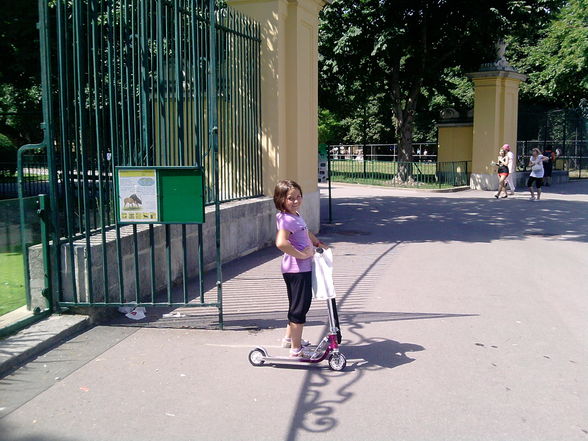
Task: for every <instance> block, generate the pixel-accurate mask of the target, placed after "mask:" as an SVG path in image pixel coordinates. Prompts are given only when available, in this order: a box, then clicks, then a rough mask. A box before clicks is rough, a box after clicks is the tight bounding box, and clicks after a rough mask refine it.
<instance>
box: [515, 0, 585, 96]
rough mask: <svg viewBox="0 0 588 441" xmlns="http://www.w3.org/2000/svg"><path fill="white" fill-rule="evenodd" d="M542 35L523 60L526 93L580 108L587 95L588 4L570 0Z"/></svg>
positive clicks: (582, 0)
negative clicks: (526, 75) (525, 75)
mask: <svg viewBox="0 0 588 441" xmlns="http://www.w3.org/2000/svg"><path fill="white" fill-rule="evenodd" d="M542 34H543V35H542V38H541V39H540V40H539V41H538V42H537V44H536V45H534V46H530V47H529V48H528V51H527V52H528V57H527V58H526V60H524V61H523V63H521V70H523V71H524V72H526V73H528V75H529V80H528V84H527V86H526V87H525V89H524V92H525V94H526V95H527V96H528V95H531V96H532V97H534V98H536V99H540V100H542V101H544V102H546V103H550V104H554V105H557V106H567V107H577V106H578V105H579V104H580V99H581V98H588V3H587V2H586V1H585V0H569V1H567V2H566V4H565V5H564V6H563V8H562V9H561V11H560V12H559V13H558V14H557V16H556V18H555V20H553V21H552V22H551V23H550V25H549V26H548V27H547V29H546V30H544V31H543V33H542Z"/></svg>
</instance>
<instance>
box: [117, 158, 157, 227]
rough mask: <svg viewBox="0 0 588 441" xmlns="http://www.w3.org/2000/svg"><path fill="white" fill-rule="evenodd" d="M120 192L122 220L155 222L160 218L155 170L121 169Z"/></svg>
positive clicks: (119, 176) (119, 178)
mask: <svg viewBox="0 0 588 441" xmlns="http://www.w3.org/2000/svg"><path fill="white" fill-rule="evenodd" d="M118 194H119V208H120V219H121V221H125V220H126V221H132V222H153V221H156V220H157V219H158V217H159V216H158V211H157V179H156V172H155V170H148V169H137V170H119V172H118Z"/></svg>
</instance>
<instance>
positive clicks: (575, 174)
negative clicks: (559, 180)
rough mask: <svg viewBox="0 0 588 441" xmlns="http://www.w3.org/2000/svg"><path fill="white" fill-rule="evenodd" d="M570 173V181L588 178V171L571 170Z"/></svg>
mask: <svg viewBox="0 0 588 441" xmlns="http://www.w3.org/2000/svg"><path fill="white" fill-rule="evenodd" d="M568 173H569V177H570V179H578V178H588V170H587V169H581V170H580V169H576V170H570V171H569V172H568Z"/></svg>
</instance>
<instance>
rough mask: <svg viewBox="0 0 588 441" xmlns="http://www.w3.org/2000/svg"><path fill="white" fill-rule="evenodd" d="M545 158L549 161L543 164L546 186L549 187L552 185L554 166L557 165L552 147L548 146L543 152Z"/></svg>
mask: <svg viewBox="0 0 588 441" xmlns="http://www.w3.org/2000/svg"><path fill="white" fill-rule="evenodd" d="M543 156H544V157H545V158H547V160H546V161H545V162H544V163H543V170H544V175H543V180H544V182H545V186H546V187H549V186H550V185H551V174H552V172H553V165H554V163H555V153H554V152H553V149H552V148H551V147H549V146H547V147H545V149H544V150H543Z"/></svg>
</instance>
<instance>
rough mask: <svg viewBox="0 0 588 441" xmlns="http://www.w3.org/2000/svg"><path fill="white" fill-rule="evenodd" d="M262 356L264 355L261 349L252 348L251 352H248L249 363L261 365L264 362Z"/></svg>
mask: <svg viewBox="0 0 588 441" xmlns="http://www.w3.org/2000/svg"><path fill="white" fill-rule="evenodd" d="M263 357H265V354H264V353H263V351H262V350H261V349H253V350H252V351H251V352H249V363H251V364H252V365H253V366H261V365H262V364H263V363H265V361H264V359H263Z"/></svg>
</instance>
